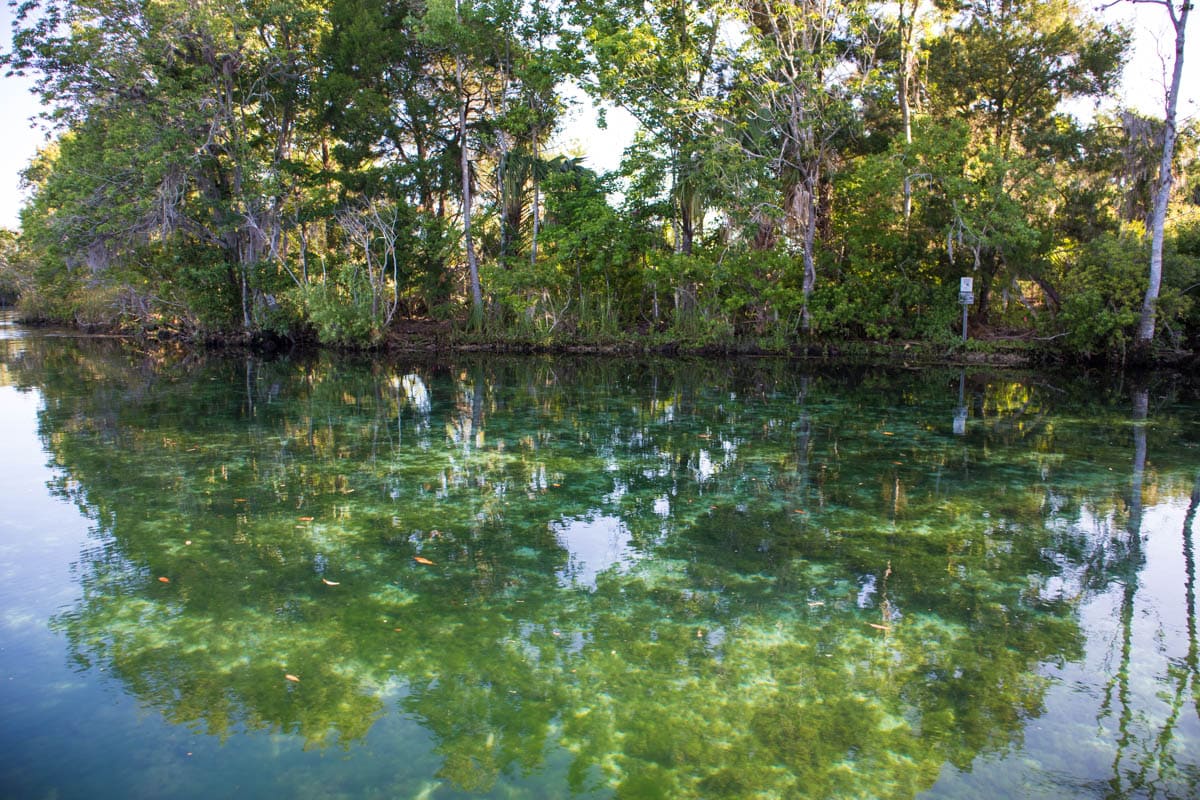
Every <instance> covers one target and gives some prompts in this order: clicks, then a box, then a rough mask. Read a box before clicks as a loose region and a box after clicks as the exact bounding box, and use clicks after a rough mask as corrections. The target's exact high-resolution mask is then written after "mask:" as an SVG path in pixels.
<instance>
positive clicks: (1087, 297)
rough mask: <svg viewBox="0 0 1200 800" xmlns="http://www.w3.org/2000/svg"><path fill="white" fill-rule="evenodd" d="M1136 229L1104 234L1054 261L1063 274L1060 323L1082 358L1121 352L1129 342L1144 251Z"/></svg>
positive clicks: (1138, 307) (1138, 304) (1136, 312)
mask: <svg viewBox="0 0 1200 800" xmlns="http://www.w3.org/2000/svg"><path fill="white" fill-rule="evenodd" d="M1138 234H1139V231H1138V230H1137V229H1136V228H1130V229H1126V230H1125V231H1123V232H1122V233H1121V234H1103V235H1101V236H1100V237H1098V238H1097V239H1096V240H1094V241H1092V242H1089V243H1087V244H1084V245H1080V246H1079V247H1078V248H1076V249H1074V250H1073V251H1072V252H1070V253H1067V254H1063V255H1061V256H1059V258H1061V259H1062V261H1063V268H1064V269H1065V273H1066V274H1064V276H1063V278H1062V280H1061V285H1062V287H1063V290H1064V291H1063V303H1062V310H1061V313H1060V321H1061V324H1062V325H1063V326H1064V328H1065V330H1066V333H1067V335H1066V337H1065V338H1066V339H1067V343H1068V345H1069V346H1070V347H1072V348H1073V349H1075V350H1078V351H1079V352H1080V353H1083V354H1096V353H1099V354H1104V353H1110V352H1111V353H1118V354H1120V353H1123V352H1124V351H1125V349H1126V348H1127V347H1128V345H1129V343H1130V342H1131V341H1132V338H1133V334H1134V329H1135V327H1136V325H1137V320H1138V315H1139V313H1140V311H1141V294H1140V293H1139V291H1138V287H1140V286H1141V284H1142V281H1143V280H1144V278H1143V275H1144V273H1145V264H1146V261H1147V254H1148V252H1149V250H1148V248H1147V245H1146V243H1145V242H1144V241H1143V239H1142V238H1141V236H1140V235H1138Z"/></svg>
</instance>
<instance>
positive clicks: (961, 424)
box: [954, 279, 969, 436]
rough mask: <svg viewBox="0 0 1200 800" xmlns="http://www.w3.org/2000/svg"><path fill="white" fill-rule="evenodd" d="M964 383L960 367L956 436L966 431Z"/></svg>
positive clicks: (963, 371)
mask: <svg viewBox="0 0 1200 800" xmlns="http://www.w3.org/2000/svg"><path fill="white" fill-rule="evenodd" d="M968 280H969V279H968ZM963 308H966V306H963ZM966 383H967V371H966V370H965V369H960V370H959V371H958V407H957V408H955V409H954V434H955V435H956V436H962V435H963V434H964V433H966V432H967V406H966V404H965V403H964V402H963V389H964V388H965V387H966Z"/></svg>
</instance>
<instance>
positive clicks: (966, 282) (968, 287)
mask: <svg viewBox="0 0 1200 800" xmlns="http://www.w3.org/2000/svg"><path fill="white" fill-rule="evenodd" d="M958 291H959V292H961V293H963V294H969V293H970V292H973V291H975V279H974V278H959V279H958Z"/></svg>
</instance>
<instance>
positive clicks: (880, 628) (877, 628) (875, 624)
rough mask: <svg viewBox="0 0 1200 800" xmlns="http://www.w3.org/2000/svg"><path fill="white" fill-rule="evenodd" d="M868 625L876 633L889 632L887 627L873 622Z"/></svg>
mask: <svg viewBox="0 0 1200 800" xmlns="http://www.w3.org/2000/svg"><path fill="white" fill-rule="evenodd" d="M868 624H869V625H870V626H871V627H872V628H874V629H875V630H877V631H890V630H891V628H890V627H888V626H887V625H879V624H877V623H874V622H870V623H868Z"/></svg>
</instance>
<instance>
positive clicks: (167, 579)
mask: <svg viewBox="0 0 1200 800" xmlns="http://www.w3.org/2000/svg"><path fill="white" fill-rule="evenodd" d="M158 582H159V583H170V582H171V579H170V578H162V577H160V578H159V579H158Z"/></svg>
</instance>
